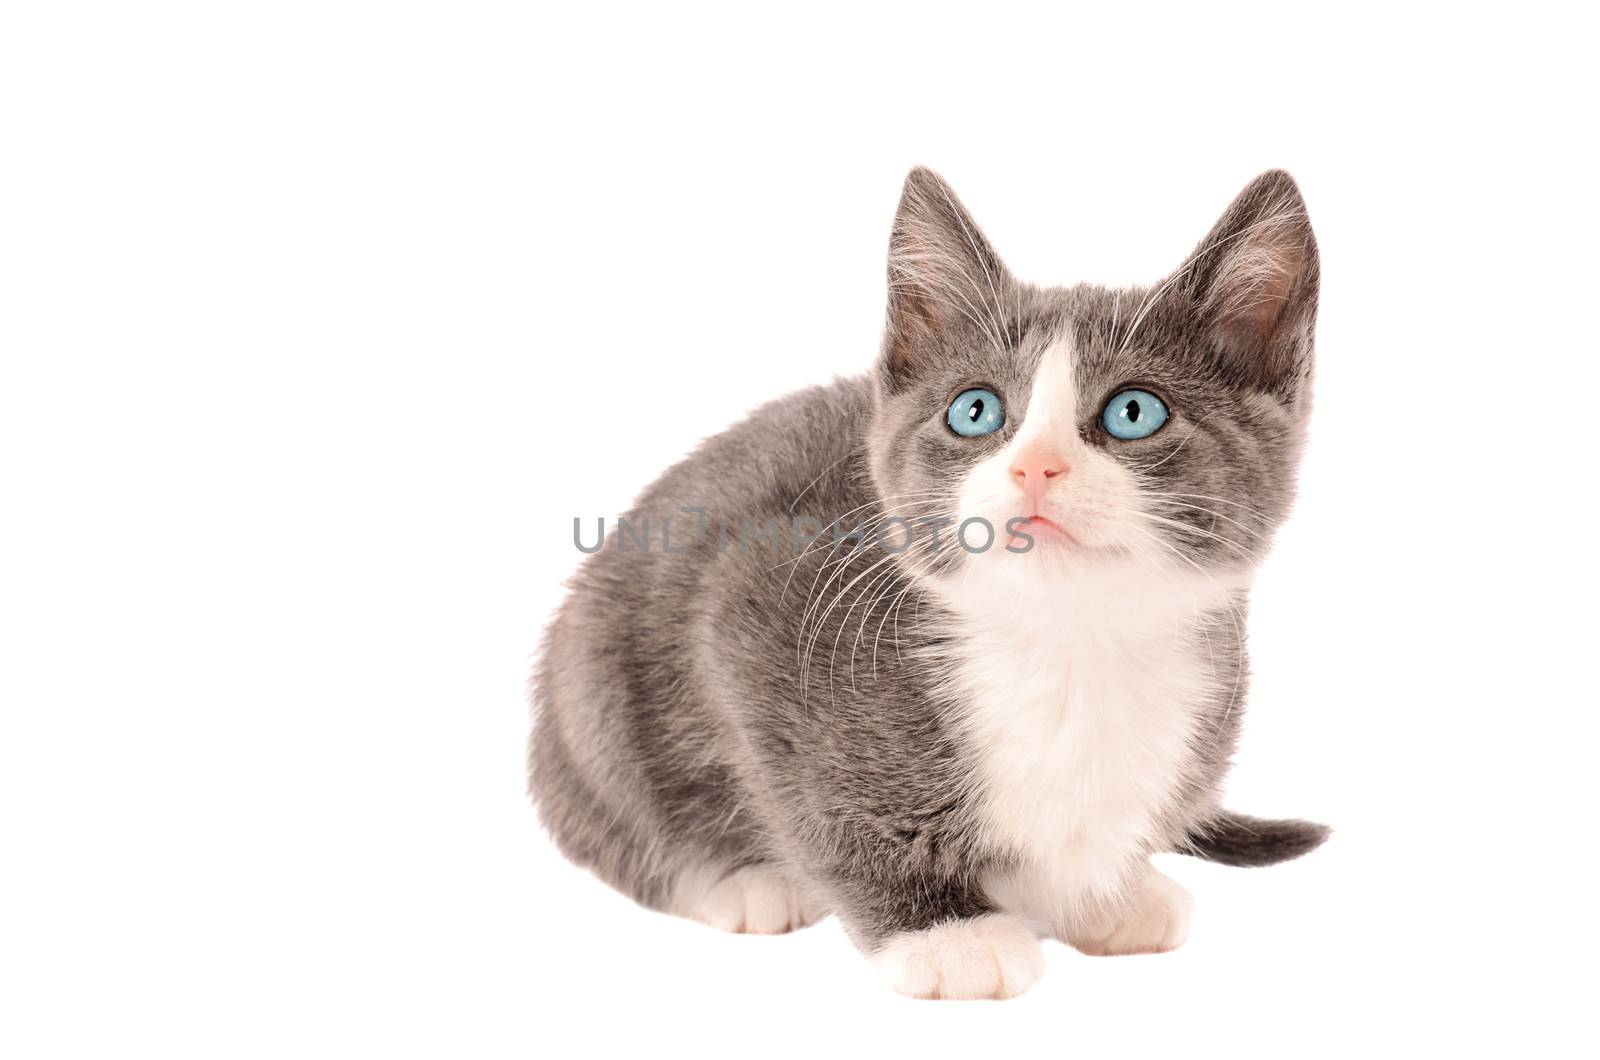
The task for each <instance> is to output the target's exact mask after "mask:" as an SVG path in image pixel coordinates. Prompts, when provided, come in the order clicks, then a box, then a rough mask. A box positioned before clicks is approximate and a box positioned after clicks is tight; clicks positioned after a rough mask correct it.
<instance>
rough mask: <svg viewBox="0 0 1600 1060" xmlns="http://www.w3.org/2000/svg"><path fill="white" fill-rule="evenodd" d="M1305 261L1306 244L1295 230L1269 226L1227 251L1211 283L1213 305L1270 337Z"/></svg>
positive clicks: (1245, 325) (1252, 329)
mask: <svg viewBox="0 0 1600 1060" xmlns="http://www.w3.org/2000/svg"><path fill="white" fill-rule="evenodd" d="M1305 264H1306V251H1305V246H1304V245H1303V244H1302V243H1301V242H1300V241H1299V240H1298V239H1297V238H1295V235H1294V233H1293V232H1291V231H1284V230H1283V229H1280V228H1276V227H1268V228H1267V229H1266V230H1265V231H1262V232H1260V233H1259V234H1257V235H1255V236H1254V237H1252V238H1251V239H1250V240H1249V241H1248V242H1247V243H1246V244H1245V245H1244V246H1242V247H1240V248H1239V249H1237V250H1236V251H1234V252H1233V253H1232V254H1230V255H1228V258H1227V260H1226V261H1225V263H1224V264H1223V266H1222V269H1221V274H1220V275H1219V276H1218V277H1217V280H1216V282H1215V284H1214V285H1213V287H1212V290H1213V292H1214V295H1213V302H1214V308H1215V309H1216V311H1217V312H1218V314H1219V315H1220V316H1222V317H1223V318H1224V319H1228V320H1231V321H1233V322H1234V323H1235V324H1236V326H1242V327H1244V328H1247V329H1248V330H1250V331H1251V332H1252V333H1253V334H1254V335H1255V336H1256V337H1259V338H1261V339H1270V338H1271V337H1272V334H1273V332H1274V331H1275V330H1277V326H1278V317H1279V316H1280V315H1282V313H1283V307H1284V305H1285V303H1287V302H1288V300H1289V296H1290V295H1291V294H1293V293H1294V289H1295V285H1296V284H1297V283H1299V281H1300V274H1301V273H1302V272H1303V271H1304V269H1305Z"/></svg>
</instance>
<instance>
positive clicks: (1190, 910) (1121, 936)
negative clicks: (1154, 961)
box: [1071, 869, 1194, 957]
mask: <svg viewBox="0 0 1600 1060" xmlns="http://www.w3.org/2000/svg"><path fill="white" fill-rule="evenodd" d="M1193 916H1194V898H1193V896H1191V895H1190V894H1189V892H1188V891H1186V890H1184V889H1183V888H1182V887H1180V886H1179V885H1178V884H1176V883H1174V882H1172V881H1171V880H1169V879H1167V877H1165V876H1163V875H1161V873H1159V872H1157V871H1155V870H1154V869H1151V870H1150V871H1149V872H1148V873H1146V874H1145V876H1144V878H1143V879H1142V880H1141V881H1140V883H1139V889H1138V890H1137V891H1135V892H1134V894H1133V895H1132V896H1131V898H1130V899H1129V902H1128V904H1127V905H1126V906H1125V907H1124V908H1123V909H1122V910H1121V913H1120V915H1119V916H1118V917H1116V918H1113V919H1111V920H1108V921H1105V922H1102V923H1100V924H1098V925H1096V926H1094V927H1086V928H1083V929H1080V930H1079V931H1077V932H1075V933H1074V934H1073V937H1072V939H1071V942H1072V944H1073V945H1074V946H1076V947H1077V948H1078V949H1079V950H1082V951H1083V952H1084V953H1088V954H1093V955H1094V956H1096V957H1110V956H1114V955H1118V954H1127V953H1166V952H1167V951H1168V950H1175V949H1177V948H1178V947H1179V946H1182V945H1183V942H1184V940H1185V939H1187V938H1188V937H1189V921H1190V919H1191V918H1192V917H1193Z"/></svg>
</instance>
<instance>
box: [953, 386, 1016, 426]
mask: <svg viewBox="0 0 1600 1060" xmlns="http://www.w3.org/2000/svg"><path fill="white" fill-rule="evenodd" d="M944 419H945V422H946V423H948V424H950V429H951V430H952V431H955V432H956V433H957V434H959V435H961V436H962V437H963V438H976V437H978V436H979V435H982V434H993V433H994V432H995V431H998V430H999V429H1000V428H1001V427H1004V426H1005V423H1006V410H1005V406H1003V405H1001V404H1000V397H999V395H998V394H996V393H995V392H994V391H993V390H985V389H983V388H982V387H975V388H974V389H972V390H963V391H962V392H961V393H960V394H958V395H956V399H955V400H954V401H952V402H950V411H949V412H947V413H945V417H944Z"/></svg>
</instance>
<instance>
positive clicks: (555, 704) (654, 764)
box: [530, 169, 1326, 998]
mask: <svg viewBox="0 0 1600 1060" xmlns="http://www.w3.org/2000/svg"><path fill="white" fill-rule="evenodd" d="M1317 275H1318V265H1317V250H1316V241H1315V239H1314V238H1313V236H1312V232H1311V226H1310V222H1309V220H1308V218H1307V215H1306V210H1305V205H1304V202H1303V200H1302V199H1301V196H1300V193H1299V190H1298V189H1297V188H1296V186H1295V184H1294V182H1293V180H1291V179H1290V177H1289V176H1288V175H1287V174H1285V173H1282V172H1270V173H1266V174H1263V175H1262V176H1261V177H1259V178H1257V179H1256V180H1255V181H1254V182H1253V183H1251V184H1250V186H1249V187H1247V188H1246V189H1245V190H1244V192H1243V193H1242V194H1241V195H1240V196H1239V197H1238V199H1236V200H1235V201H1234V203H1233V204H1232V205H1231V206H1230V207H1229V208H1228V210H1227V212H1226V213H1225V214H1224V215H1223V216H1222V219H1221V221H1220V222H1219V223H1218V224H1217V226H1216V227H1215V228H1214V229H1213V230H1212V232H1211V233H1210V234H1209V235H1208V236H1207V237H1206V238H1205V240H1204V241H1203V242H1202V243H1201V244H1200V247H1199V249H1198V250H1196V252H1195V253H1194V254H1193V255H1192V256H1191V257H1190V258H1189V260H1188V261H1186V262H1185V263H1184V264H1183V266H1182V267H1181V268H1179V269H1178V270H1177V271H1176V272H1175V273H1173V274H1172V276H1170V277H1169V278H1168V279H1167V280H1166V281H1165V282H1163V283H1161V284H1158V285H1156V286H1155V287H1152V288H1149V289H1125V290H1109V289H1106V288H1103V287H1094V286H1079V287H1071V288H1040V287H1035V286H1031V285H1029V284H1026V283H1023V282H1020V281H1019V280H1017V279H1015V278H1014V277H1012V276H1011V274H1010V273H1009V272H1008V271H1007V270H1006V267H1005V266H1004V265H1003V264H1002V263H1001V261H1000V259H999V257H998V256H997V255H996V254H995V252H994V250H993V249H991V247H990V245H989V243H988V242H987V241H986V240H985V238H984V237H983V235H982V234H981V233H980V232H979V231H978V228H977V226H976V225H975V224H974V223H973V221H972V220H971V218H970V217H969V216H968V214H967V212H966V211H965V210H964V209H963V207H962V206H961V204H960V203H959V202H958V201H957V200H956V197H955V195H954V194H953V193H952V192H951V190H950V188H949V187H948V186H947V185H946V184H945V183H944V181H942V180H941V179H940V178H939V177H938V176H937V175H935V174H934V173H932V172H930V171H928V170H925V169H917V170H914V171H913V172H912V173H911V175H910V176H909V177H908V178H907V180H906V185H905V191H904V194H903V196H902V198H901V201H900V206H899V211H898V214H897V216H896V218H895V223H894V229H893V234H892V237H891V240H890V247H889V307H888V326H887V329H886V333H885V337H884V341H883V347H882V352H881V355H880V356H879V358H878V361H877V364H876V366H875V367H874V369H873V370H872V371H871V372H870V373H869V374H867V375H864V376H861V377H859V378H853V379H846V380H842V381H839V382H836V383H834V384H832V385H830V386H826V387H818V388H816V389H812V390H807V391H805V392H803V393H799V394H795V395H792V396H789V397H786V398H783V399H782V400H780V401H777V402H774V403H772V404H770V405H767V406H766V407H764V408H762V409H760V410H758V411H757V412H755V413H754V414H753V415H752V416H751V417H750V418H749V419H747V420H745V421H744V422H743V423H741V424H739V425H738V426H735V427H733V428H732V429H730V430H728V431H727V432H725V433H723V434H721V435H719V436H717V437H714V438H711V439H710V440H708V441H707V442H705V443H704V444H703V445H701V446H700V448H699V449H698V450H696V452H695V453H694V454H693V455H691V456H690V457H689V458H688V459H686V460H684V461H683V462H682V463H680V464H678V465H677V466H676V467H674V468H672V469H671V470H669V471H668V472H667V473H666V474H665V475H663V476H662V477H661V478H660V480H658V481H657V482H656V483H655V484H654V485H652V486H651V487H650V488H649V489H647V490H646V491H645V493H644V495H643V497H642V498H641V499H640V500H639V502H638V504H637V506H636V507H635V508H634V510H633V511H632V512H630V513H629V515H628V516H627V520H628V523H629V526H628V527H627V530H626V532H622V528H613V533H612V534H611V536H610V537H609V538H608V539H607V540H606V542H605V545H604V547H602V548H601V549H600V550H599V551H598V552H597V553H596V554H594V555H592V556H590V557H589V558H588V559H587V560H586V561H585V563H584V565H583V567H582V569H581V570H580V571H579V572H578V574H577V576H576V578H575V580H574V583H573V586H572V592H571V594H570V596H569V598H568V599H567V601H566V602H565V604H564V605H563V606H562V608H561V610H560V612H559V614H558V615H557V616H556V618H555V620H554V622H553V624H552V625H551V627H550V629H549V631H548V634H547V636H546V639H545V642H544V645H543V651H542V656H541V659H540V662H539V665H538V668H537V672H536V674H535V680H534V701H535V723H534V730H533V738H532V745H531V760H530V768H531V778H532V780H531V784H532V792H533V795H534V798H535V800H536V801H537V803H538V806H539V809H540V812H541V816H542V819H543V821H544V823H545V825H546V827H547V828H548V829H549V831H550V832H551V834H552V835H553V836H554V837H555V840H556V842H557V843H558V844H559V845H560V847H561V849H562V850H563V851H564V852H565V853H566V854H567V856H568V857H570V858H571V859H572V860H573V861H575V862H577V863H578V864H580V865H583V866H586V867H588V868H590V869H592V870H593V871H594V872H595V873H596V874H597V875H598V876H600V878H601V879H603V880H605V881H606V882H607V883H609V884H611V885H612V886H613V887H616V888H617V889H618V890H620V891H622V892H623V893H625V894H627V895H630V896H632V897H633V898H634V899H635V900H637V901H638V902H640V903H642V904H644V905H646V906H649V907H650V908H653V909H660V910H666V911H668V912H672V913H677V914H680V915H683V916H687V917H693V918H695V919H697V920H701V921H704V922H706V923H708V924H711V925H714V926H716V927H720V928H723V929H725V930H729V931H747V932H758V933H769V932H781V931H786V930H789V929H791V928H796V927H800V926H802V925H804V924H806V923H808V922H810V921H812V920H814V919H816V918H817V917H819V916H822V915H825V914H826V913H827V912H830V911H831V912H833V913H835V914H837V915H838V916H839V918H840V920H841V921H842V922H843V925H844V927H845V929H846V930H847V932H848V933H849V935H850V937H851V938H852V939H853V940H854V941H855V943H856V944H857V945H858V946H859V947H860V948H861V949H862V950H863V951H864V952H865V953H866V954H868V955H869V957H870V958H871V960H872V961H873V962H874V963H875V964H876V965H877V966H878V968H879V969H881V971H882V972H883V974H884V975H885V976H886V977H887V979H888V981H889V982H890V983H891V985H893V986H894V987H895V988H896V989H898V990H900V991H902V992H904V993H907V994H911V995H914V996H918V997H954V998H965V997H1007V996H1011V995H1014V994H1017V993H1019V992H1021V991H1022V990H1024V989H1026V988H1027V987H1028V986H1029V985H1031V984H1032V983H1033V982H1034V980H1036V979H1037V978H1038V977H1039V975H1040V974H1041V972H1042V970H1043V958H1042V955H1041V950H1040V946H1039V942H1038V938H1039V937H1040V936H1042V935H1049V936H1054V937H1056V938H1060V939H1062V940H1065V941H1066V942H1068V943H1070V944H1072V945H1073V946H1075V947H1077V948H1078V949H1080V950H1083V951H1085V952H1089V953H1096V954H1111V953H1146V952H1158V951H1164V950H1169V949H1172V948H1174V947H1176V946H1178V945H1179V944H1180V943H1181V942H1182V941H1183V940H1184V937H1185V934H1186V932H1187V928H1188V923H1189V917H1190V904H1191V903H1190V898H1189V895H1188V894H1187V892H1185V891H1184V890H1183V889H1182V888H1181V887H1179V886H1178V885H1177V884H1176V883H1174V882H1173V881H1172V880H1170V879H1168V878H1167V877H1165V876H1163V875H1161V874H1160V873H1159V872H1157V871H1156V870H1155V869H1154V868H1153V867H1152V866H1151V864H1150V856H1151V855H1152V854H1154V853H1157V852H1161V851H1182V852H1187V853H1192V854H1198V855H1199V856H1202V857H1206V858H1210V859H1212V860H1214V861H1220V862H1224V863H1227V864H1234V865H1261V864H1268V863H1271V862H1275V861H1281V860H1284V859H1287V858H1292V857H1295V856H1297V855H1299V854H1302V853H1304V852H1306V851H1307V850H1310V849H1311V848H1312V847H1314V846H1316V845H1317V844H1318V843H1319V842H1321V841H1322V839H1323V837H1324V836H1325V834H1326V829H1324V828H1323V827H1321V826H1319V825H1313V824H1308V823H1305V822H1300V821H1268V820H1259V819H1254V818H1249V817H1245V816H1242V815H1240V814H1235V813H1231V812H1229V811H1226V810H1223V809H1222V808H1221V807H1220V806H1219V803H1218V798H1219V796H1218V790H1219V785H1220V782H1221V780H1222V777H1223V775H1224V773H1225V772H1226V770H1227V768H1228V763H1229V758H1230V755H1231V753H1232V751H1233V748H1234V744H1235V740H1236V737H1237V734H1238V730H1239V722H1240V714H1241V708H1242V704H1243V700H1244V695H1245V682H1246V660H1245V610H1246V601H1247V592H1248V590H1249V587H1250V583H1251V580H1252V576H1253V573H1254V571H1255V570H1256V568H1257V567H1258V565H1259V564H1260V562H1261V560H1262V558H1263V556H1264V555H1265V553H1266V551H1267V547H1268V543H1269V540H1270V538H1271V536H1272V534H1273V531H1274V530H1275V529H1276V527H1277V526H1278V525H1279V524H1280V523H1281V522H1282V521H1283V519H1284V517H1285V515H1286V514H1287V512H1288V510H1289V506H1290V502H1291V497H1292V495H1293V491H1294V480H1295V475H1296V468H1297V465H1298V462H1299V457H1300V451H1301V445H1302V439H1303V436H1304V433H1305V427H1306V421H1307V418H1308V414H1309V411H1310V404H1311V392H1310V386H1311V375H1312V341H1313V338H1312V337H1313V327H1314V322H1315V316H1316V306H1317V283H1318V279H1317ZM773 520H776V521H777V525H778V526H779V527H781V528H783V529H780V530H779V532H777V533H773V534H771V535H770V536H769V537H768V538H767V539H765V540H763V539H762V538H760V537H758V536H755V535H753V534H743V533H734V534H732V535H731V536H730V532H729V531H730V528H740V529H744V530H748V529H750V528H753V527H763V526H768V525H769V524H771V523H772V521H773ZM963 524H965V527H964V529H963ZM663 526H665V527H666V529H665V531H664V532H663ZM985 526H988V527H992V528H993V530H994V533H995V539H994V540H993V541H992V542H990V543H989V544H990V547H987V548H984V547H980V546H983V545H985V543H986V537H987V534H986V532H985V530H984V529H983V528H984V527H985ZM708 527H709V528H710V529H708ZM797 527H805V528H806V529H805V531H804V533H803V536H802V531H800V530H798V529H796V530H793V532H792V533H791V530H790V528H797ZM815 527H827V528H829V530H828V531H825V532H824V533H822V534H821V535H820V536H816V535H814V534H813V533H812V532H811V531H812V529H814V528H815ZM958 530H961V531H962V537H961V539H960V540H958V539H957V531H958ZM796 537H801V540H800V542H799V546H800V547H799V549H798V550H797V549H796V548H794V547H793V545H794V539H795V538H796ZM813 538H814V540H813Z"/></svg>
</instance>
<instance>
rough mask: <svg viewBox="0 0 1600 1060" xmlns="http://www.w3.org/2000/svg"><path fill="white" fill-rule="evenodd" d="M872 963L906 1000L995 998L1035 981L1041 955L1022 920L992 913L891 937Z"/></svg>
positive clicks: (1041, 969) (1041, 963)
mask: <svg viewBox="0 0 1600 1060" xmlns="http://www.w3.org/2000/svg"><path fill="white" fill-rule="evenodd" d="M872 963H873V964H874V965H875V966H876V967H877V969H878V971H879V972H881V973H882V974H883V976H884V978H885V979H887V980H888V981H889V985H890V986H892V987H894V988H895V989H896V990H898V991H899V992H900V993H902V994H906V995H908V996H910V997H920V998H949V999H971V998H994V999H999V998H1007V997H1016V996H1017V995H1018V994H1020V993H1022V992H1023V991H1024V990H1026V989H1028V987H1030V986H1032V985H1033V984H1034V983H1035V982H1037V981H1038V979H1039V977H1040V976H1041V975H1043V974H1044V951H1043V950H1042V949H1040V947H1039V940H1038V939H1036V938H1034V936H1033V932H1031V931H1029V930H1028V928H1027V926H1026V925H1025V924H1023V922H1022V921H1021V920H1018V919H1017V918H1016V917H1013V916H1006V915H1004V914H999V913H996V914H992V915H990V916H981V917H975V918H973V919H971V920H952V921H950V922H949V923H946V924H939V925H936V926H934V927H931V928H928V929H927V930H925V931H907V932H904V933H902V934H899V935H895V936H894V937H893V938H891V939H889V941H888V943H887V944H885V945H884V947H883V948H882V949H880V950H878V951H877V952H876V953H874V954H873V955H872Z"/></svg>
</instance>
